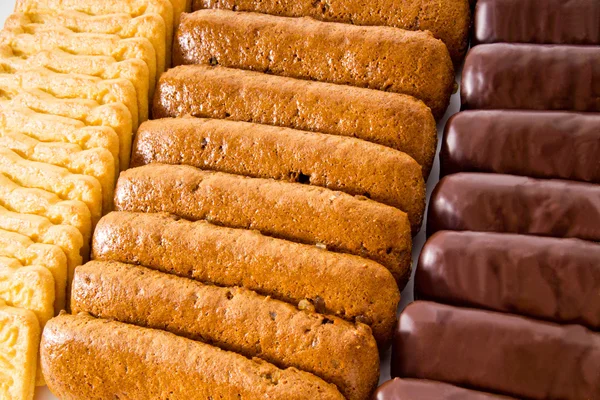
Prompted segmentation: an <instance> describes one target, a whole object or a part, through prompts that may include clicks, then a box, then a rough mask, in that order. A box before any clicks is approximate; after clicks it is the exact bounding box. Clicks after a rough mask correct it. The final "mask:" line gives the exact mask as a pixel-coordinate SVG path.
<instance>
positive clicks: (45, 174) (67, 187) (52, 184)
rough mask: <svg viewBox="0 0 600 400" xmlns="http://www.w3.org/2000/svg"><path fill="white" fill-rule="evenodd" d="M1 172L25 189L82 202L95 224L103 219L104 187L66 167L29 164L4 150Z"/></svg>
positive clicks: (0, 159)
mask: <svg viewBox="0 0 600 400" xmlns="http://www.w3.org/2000/svg"><path fill="white" fill-rule="evenodd" d="M0 172H1V173H3V174H4V175H5V176H8V177H9V178H10V179H11V180H13V181H14V182H16V183H18V184H19V185H21V186H23V187H28V188H36V189H43V190H47V191H49V192H52V193H55V194H56V195H58V196H59V197H60V198H62V199H63V200H79V201H82V202H83V203H85V205H87V206H88V208H89V210H90V213H91V214H92V224H93V225H95V224H96V222H97V221H99V220H100V218H101V217H102V210H103V204H102V187H101V186H100V183H99V182H98V180H97V179H96V178H93V177H91V176H87V175H78V174H72V173H70V172H69V170H67V169H66V168H62V167H57V166H55V165H50V164H45V163H40V162H35V161H29V160H26V159H24V158H22V157H20V156H19V155H18V154H16V153H15V152H13V151H12V150H9V149H6V148H2V147H0ZM108 208H109V207H107V209H108Z"/></svg>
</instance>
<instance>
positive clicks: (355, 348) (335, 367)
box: [71, 261, 379, 400]
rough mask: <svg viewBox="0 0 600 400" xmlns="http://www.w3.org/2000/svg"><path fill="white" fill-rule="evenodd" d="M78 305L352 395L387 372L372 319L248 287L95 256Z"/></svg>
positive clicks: (81, 276) (357, 398)
mask: <svg viewBox="0 0 600 400" xmlns="http://www.w3.org/2000/svg"><path fill="white" fill-rule="evenodd" d="M71 309H72V312H73V313H79V312H87V313H90V314H91V315H93V316H95V317H99V318H105V319H114V320H117V321H121V322H126V323H130V324H136V325H141V326H145V327H148V328H154V329H165V330H167V331H170V332H172V333H175V334H178V335H181V336H185V337H188V338H191V339H195V340H200V341H203V342H206V343H211V344H212V345H214V346H218V347H220V348H222V349H224V350H229V351H234V352H238V353H240V354H242V355H244V356H246V357H248V358H252V357H260V358H262V359H264V360H265V361H268V362H270V363H273V364H274V365H277V366H278V367H280V368H289V367H295V368H298V369H300V370H302V371H306V372H310V373H313V374H315V375H316V376H318V377H320V378H322V379H323V380H324V381H326V382H329V383H333V384H335V385H336V386H337V387H338V389H339V390H340V392H342V394H343V395H344V396H345V397H346V398H347V399H349V400H362V399H366V398H368V397H369V395H370V394H371V392H372V391H373V389H375V387H376V386H377V381H378V380H379V351H378V349H377V343H376V342H375V339H374V338H373V335H372V334H371V330H370V329H369V328H368V327H367V326H366V325H363V324H360V323H359V324H357V325H354V324H351V323H349V322H346V321H344V320H341V319H339V318H336V317H331V316H324V315H322V314H317V313H311V312H307V311H299V310H298V309H297V308H295V307H294V306H291V305H289V304H286V303H283V302H281V301H278V300H273V299H271V298H269V297H264V296H260V295H258V294H256V293H254V292H252V291H250V290H247V289H241V288H223V287H217V286H210V285H204V284H201V283H199V282H196V281H192V280H189V279H186V278H180V277H177V276H173V275H168V274H164V273H162V272H157V271H152V270H149V269H147V268H144V267H138V266H134V265H129V264H122V263H116V262H103V261H92V262H89V263H87V264H86V265H83V266H80V267H79V268H77V271H76V273H75V279H74V281H73V291H72V297H71ZM175 310H184V311H182V312H181V313H178V312H176V311H175Z"/></svg>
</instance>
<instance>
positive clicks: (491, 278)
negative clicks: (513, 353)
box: [415, 231, 600, 330]
mask: <svg viewBox="0 0 600 400" xmlns="http://www.w3.org/2000/svg"><path fill="white" fill-rule="evenodd" d="M598 260H600V245H598V244H596V243H591V242H586V241H583V240H579V239H556V238H546V237H538V236H529V235H514V234H507V233H490V232H486V233H483V232H453V231H441V232H437V233H436V234H435V235H433V236H432V237H431V238H429V240H428V241H427V243H425V247H423V250H422V251H421V256H420V258H419V266H418V268H417V273H416V276H415V292H416V295H417V297H418V298H419V299H422V300H427V299H428V300H433V301H440V302H442V303H449V304H456V305H463V306H469V307H476V308H486V309H490V310H494V311H501V312H509V313H515V314H521V315H526V316H530V317H533V318H539V319H546V320H550V321H555V322H558V323H578V324H583V325H587V326H588V327H590V328H591V329H594V330H598V329H600V291H599V290H598V288H600V265H599V264H598Z"/></svg>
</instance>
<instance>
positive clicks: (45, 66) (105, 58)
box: [0, 0, 191, 400]
mask: <svg viewBox="0 0 600 400" xmlns="http://www.w3.org/2000/svg"><path fill="white" fill-rule="evenodd" d="M190 3H191V0H127V1H122V0H106V1H104V0H103V1H96V0H18V1H17V3H16V7H15V12H14V14H13V15H11V16H10V17H9V18H8V19H7V21H6V23H5V25H4V29H3V30H2V31H1V32H0V360H1V363H0V365H1V368H0V398H2V399H6V400H10V399H19V400H21V399H23V400H26V399H31V398H33V394H34V387H35V386H34V384H37V385H42V384H43V383H44V382H43V377H42V375H41V371H40V370H39V368H38V367H37V364H38V363H37V353H38V347H39V340H40V332H41V329H42V328H43V327H44V325H45V323H46V322H47V321H48V320H49V319H50V318H52V317H53V316H54V315H57V314H58V313H59V312H60V310H62V309H64V308H66V306H67V302H68V301H67V300H68V291H69V286H70V282H71V279H72V276H73V273H74V269H75V267H77V266H78V265H81V264H82V262H83V261H85V260H87V258H88V257H89V243H90V238H91V235H92V231H93V227H94V226H95V224H96V223H97V222H98V220H99V219H100V217H101V216H102V215H103V214H104V213H106V212H108V211H110V210H111V209H112V198H113V191H114V185H115V182H116V178H117V177H118V174H119V172H120V171H121V170H124V169H126V168H127V167H128V165H129V156H130V150H131V140H132V136H133V134H132V133H133V132H135V130H136V129H137V127H138V125H139V124H140V123H142V122H144V121H145V120H147V119H148V104H149V103H150V100H151V98H152V95H153V90H154V87H155V83H156V79H157V78H158V76H159V75H160V73H162V72H163V71H164V70H165V69H166V68H167V67H168V66H169V63H170V52H171V48H170V47H171V43H172V36H173V27H174V26H175V25H176V24H177V23H178V19H179V15H180V14H181V13H182V12H184V11H186V10H188V9H189V7H190V6H191V4H190Z"/></svg>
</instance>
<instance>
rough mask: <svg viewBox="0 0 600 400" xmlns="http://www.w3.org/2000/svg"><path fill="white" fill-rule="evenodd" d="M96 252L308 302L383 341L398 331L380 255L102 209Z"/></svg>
mask: <svg viewBox="0 0 600 400" xmlns="http://www.w3.org/2000/svg"><path fill="white" fill-rule="evenodd" d="M156 238H159V239H158V240H157V239H156ZM93 258H96V259H99V260H106V261H110V260H114V261H120V262H125V263H130V264H141V265H143V266H146V267H148V268H152V269H156V270H159V271H162V272H168V273H172V274H175V275H179V276H183V277H187V278H191V279H195V280H198V281H200V282H213V283H215V284H216V285H219V286H242V287H245V288H248V289H251V290H254V291H256V292H258V293H260V294H263V295H268V296H271V297H273V298H275V299H278V300H282V301H285V302H288V303H292V304H296V305H299V306H300V307H301V308H302V309H312V310H315V311H317V312H319V313H322V314H331V315H335V316H338V317H340V318H343V319H346V320H348V321H351V322H363V323H365V324H367V325H369V326H370V327H371V329H372V330H373V334H374V336H375V338H376V339H377V341H378V343H379V344H380V347H382V348H383V347H385V346H386V344H387V343H388V342H389V340H390V339H391V337H392V331H393V329H394V326H395V321H396V309H397V307H398V302H399V301H400V292H399V291H398V287H397V285H396V282H395V281H394V278H393V277H392V275H391V274H390V272H389V271H388V270H387V269H385V268H384V267H383V266H382V265H380V264H377V263H376V262H374V261H371V260H367V259H364V258H361V257H357V256H353V255H349V254H339V253H333V252H329V251H325V250H322V249H319V248H318V247H316V246H308V245H304V244H298V243H293V242H289V241H287V240H281V239H275V238H271V237H267V236H263V235H261V234H260V233H258V232H255V231H248V230H245V229H231V228H224V227H220V226H216V225H212V224H209V223H207V222H205V221H197V222H190V221H186V220H178V219H177V218H176V217H174V216H170V215H167V214H142V213H128V212H112V213H110V214H108V215H106V216H104V217H103V218H102V219H101V220H100V222H99V223H98V225H97V227H96V231H95V234H94V239H93Z"/></svg>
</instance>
